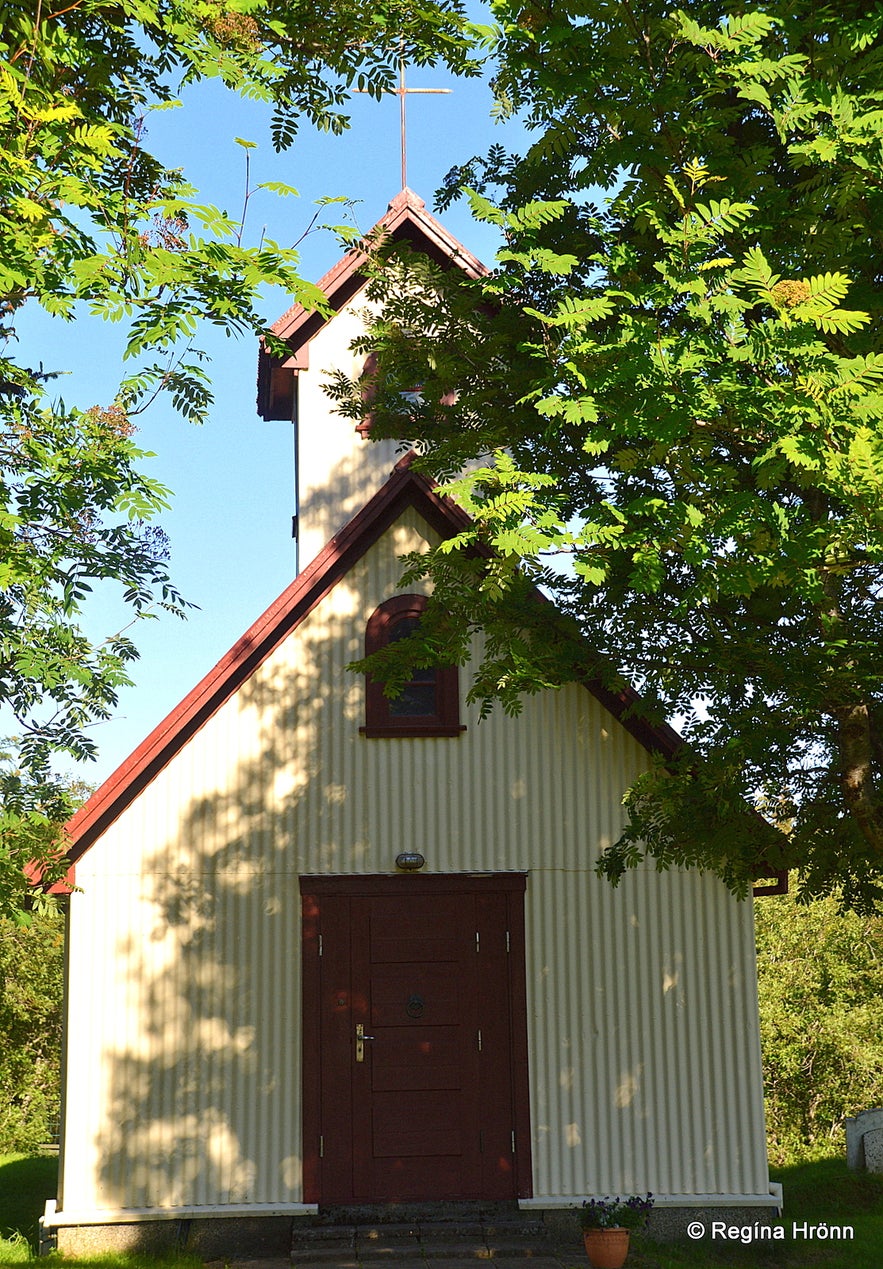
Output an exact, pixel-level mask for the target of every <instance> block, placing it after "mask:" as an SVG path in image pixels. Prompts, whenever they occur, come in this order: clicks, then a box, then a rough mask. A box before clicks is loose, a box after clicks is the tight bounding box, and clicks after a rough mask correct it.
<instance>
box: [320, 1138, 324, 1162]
mask: <svg viewBox="0 0 883 1269" xmlns="http://www.w3.org/2000/svg"><path fill="white" fill-rule="evenodd" d="M319 1158H320V1159H324V1158H325V1138H324V1137H322V1136H320V1137H319Z"/></svg>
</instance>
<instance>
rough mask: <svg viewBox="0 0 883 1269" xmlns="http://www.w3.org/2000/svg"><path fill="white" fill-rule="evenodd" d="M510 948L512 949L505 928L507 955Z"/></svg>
mask: <svg viewBox="0 0 883 1269" xmlns="http://www.w3.org/2000/svg"><path fill="white" fill-rule="evenodd" d="M511 950H512V949H511V947H510V945H509V931H508V930H507V931H506V954H507V955H508V954H509V952H510V951H511Z"/></svg>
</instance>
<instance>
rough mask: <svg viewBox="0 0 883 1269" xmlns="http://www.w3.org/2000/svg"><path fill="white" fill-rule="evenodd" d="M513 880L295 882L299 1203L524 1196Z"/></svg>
mask: <svg viewBox="0 0 883 1269" xmlns="http://www.w3.org/2000/svg"><path fill="white" fill-rule="evenodd" d="M495 880H496V881H497V884H498V888H497V889H496V890H495V889H494V885H493V883H494V881H495ZM513 881H514V883H515V884H513ZM519 882H520V886H519V884H518V883H519ZM335 883H337V885H338V887H339V892H337V893H335V892H334V890H335ZM415 883H416V884H415ZM523 888H524V879H523V877H517V876H516V877H514V878H513V877H512V876H510V875H506V877H505V879H504V880H503V881H502V882H501V881H500V880H499V879H496V878H492V877H491V878H484V877H483V878H443V877H403V878H398V877H396V878H322V879H316V878H312V879H310V878H305V879H304V880H303V883H302V890H303V892H304V956H305V960H304V1000H305V1043H304V1068H305V1069H304V1078H305V1098H308V1097H309V1096H310V1095H311V1090H312V1093H313V1095H314V1096H315V1097H316V1099H317V1102H318V1105H316V1106H314V1107H312V1108H309V1107H306V1106H305V1150H304V1154H305V1176H306V1191H307V1193H306V1197H307V1198H308V1201H319V1202H323V1203H346V1202H386V1201H402V1200H433V1199H452V1198H508V1197H515V1196H516V1195H517V1194H518V1193H519V1192H521V1193H524V1192H525V1179H524V1178H525V1163H527V1165H528V1167H529V1156H526V1158H523V1159H522V1160H520V1163H521V1182H520V1186H519V1181H518V1179H517V1178H518V1169H517V1168H516V1166H515V1163H516V1161H515V1159H514V1156H513V1143H514V1137H515V1129H516V1123H517V1121H518V1119H519V1114H520V1115H521V1121H522V1122H523V1121H524V1116H525V1112H526V1105H525V1106H522V1107H521V1108H519V1107H517V1106H516V1101H517V1092H518V1090H519V1088H522V1087H524V1084H525V1083H526V1081H522V1082H521V1084H519V1079H518V1078H517V1077H516V1073H517V1072H518V1071H520V1070H521V1067H522V1066H523V1063H522V1064H519V1054H520V1052H521V1051H522V1050H523V1047H524V1046H523V1042H522V1037H523V1033H524V1030H525V1019H524V1016H523V993H522V992H521V991H520V990H519V983H522V984H523V950H522V942H521V939H520V934H519V931H520V929H521V915H520V909H521V908H522V907H523V898H522V892H523ZM360 890H361V891H362V893H360ZM513 904H514V905H515V907H516V908H517V909H519V910H518V911H517V912H516V913H515V914H514V919H513V911H512V909H513ZM513 929H514V930H515V932H516V944H517V946H516V948H515V951H516V957H515V960H516V962H517V967H516V972H515V973H514V974H513V959H512V930H513ZM309 956H314V957H315V959H314V961H313V962H312V963H311V964H308V963H307V958H308V957H309ZM357 1024H361V1026H362V1027H363V1029H364V1034H365V1039H364V1044H363V1053H362V1060H358V1056H359V1055H358V1050H357V1046H356V1026H357ZM311 1026H313V1027H315V1028H316V1031H317V1032H318V1036H319V1043H318V1045H317V1044H315V1043H313V1041H312V1040H311V1039H310V1037H309V1035H308V1034H307V1031H308V1030H309V1028H310V1027H311ZM522 1074H524V1075H526V1068H524V1070H523V1072H522ZM524 1093H525V1094H526V1088H524ZM313 1132H315V1133H316V1137H317V1140H318V1143H319V1151H318V1155H319V1157H318V1158H317V1157H316V1153H315V1151H311V1149H310V1135H311V1134H312V1133H313ZM522 1144H523V1145H524V1146H525V1147H526V1145H527V1143H526V1141H525V1142H523V1143H522ZM528 1185H529V1173H528Z"/></svg>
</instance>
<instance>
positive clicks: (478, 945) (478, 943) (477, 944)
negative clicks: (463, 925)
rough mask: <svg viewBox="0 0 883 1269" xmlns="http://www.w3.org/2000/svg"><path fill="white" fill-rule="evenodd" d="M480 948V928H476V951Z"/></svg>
mask: <svg viewBox="0 0 883 1269" xmlns="http://www.w3.org/2000/svg"><path fill="white" fill-rule="evenodd" d="M480 949H481V939H480V938H479V937H478V930H476V931H475V950H476V952H478V951H479V950H480Z"/></svg>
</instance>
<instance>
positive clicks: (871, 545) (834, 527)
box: [333, 0, 883, 908]
mask: <svg viewBox="0 0 883 1269" xmlns="http://www.w3.org/2000/svg"><path fill="white" fill-rule="evenodd" d="M493 8H494V14H495V17H496V19H497V25H496V26H495V27H493V28H488V29H487V30H486V31H485V33H484V34H485V38H486V39H487V40H488V41H489V42H490V43H492V44H493V45H494V46H495V52H496V56H497V57H498V59H499V65H500V71H499V75H498V78H497V81H496V87H497V93H498V96H499V98H500V101H501V103H502V105H503V107H504V108H505V109H509V110H513V111H520V112H521V113H522V115H523V117H524V118H526V120H527V123H528V126H529V127H530V128H532V129H534V131H535V132H536V134H537V135H536V139H535V140H534V142H533V144H532V145H531V147H530V148H529V149H528V151H527V153H526V154H525V155H524V156H523V157H511V156H507V155H506V154H504V153H503V151H502V149H500V148H495V149H494V150H492V151H491V153H490V154H489V155H488V156H486V157H485V158H484V159H481V160H479V159H474V160H472V161H471V162H469V163H467V164H465V165H464V166H463V167H462V168H461V169H458V170H457V171H455V172H454V173H452V174H451V176H450V177H449V179H448V182H447V186H446V189H445V190H444V191H443V194H442V200H441V201H442V204H444V203H445V202H446V201H447V200H448V199H450V198H453V197H456V196H458V195H459V194H460V193H462V192H463V191H464V190H466V191H467V192H468V194H469V197H470V198H471V201H472V206H473V210H474V212H475V214H476V215H477V216H478V217H479V218H480V219H482V220H484V221H489V222H491V223H493V224H495V225H497V226H498V227H499V229H500V231H501V233H502V235H503V238H504V247H503V249H502V250H501V251H500V253H499V254H498V256H497V259H496V263H495V267H494V269H493V270H492V272H491V273H490V275H489V276H488V277H487V278H485V279H480V280H478V281H474V282H470V281H469V280H466V279H464V278H463V277H462V276H459V275H458V274H457V271H451V272H448V273H445V272H443V271H440V270H438V269H436V268H434V267H433V266H432V265H431V264H428V263H426V262H421V261H418V260H416V259H408V258H407V257H406V256H403V255H399V254H395V253H390V252H389V251H388V250H386V249H384V248H378V260H379V261H380V262H381V266H380V267H379V268H378V271H377V280H376V282H375V283H374V292H375V295H376V296H377V297H378V298H379V299H380V300H381V301H382V302H383V305H384V308H383V316H382V318H381V319H380V320H379V321H378V322H377V324H376V326H375V327H374V329H373V330H372V331H371V332H370V334H369V336H368V338H367V339H366V341H365V345H364V346H365V347H366V348H367V347H371V348H372V349H373V350H376V351H378V352H379V354H380V355H379V358H378V362H377V369H376V372H375V373H374V383H373V385H372V389H371V392H370V393H366V392H365V391H364V387H365V385H364V384H355V383H348V382H347V381H346V380H345V379H342V378H341V379H339V380H338V381H337V383H336V384H335V385H334V386H333V391H334V392H335V393H336V395H337V397H338V398H339V400H340V401H341V403H342V408H344V409H345V410H348V411H350V412H351V413H352V414H353V415H357V414H359V413H360V412H361V411H363V410H364V409H365V401H366V400H367V399H370V408H371V412H372V418H373V430H372V436H384V435H386V436H395V437H399V438H403V439H407V440H408V441H413V440H419V442H420V444H421V447H422V451H423V454H424V457H423V459H422V462H423V464H424V466H425V467H426V468H427V469H428V470H429V471H431V472H432V473H433V474H435V475H438V476H441V477H442V478H452V477H453V476H454V475H455V474H456V473H457V472H459V471H460V470H462V468H463V466H464V464H465V463H467V462H468V461H469V460H475V459H478V467H477V469H476V470H473V471H471V473H470V474H469V476H468V478H466V479H461V480H457V481H455V482H454V484H452V485H451V486H450V487H451V489H452V491H453V492H454V493H455V494H456V496H457V497H458V498H459V499H460V500H461V501H462V502H463V504H464V505H465V506H466V508H467V510H469V511H470V513H471V514H472V515H473V517H474V519H475V524H474V528H473V529H472V530H470V531H468V532H464V533H462V534H461V535H459V537H458V538H457V539H455V540H454V541H453V542H452V543H446V544H445V545H444V546H442V547H440V548H439V549H438V550H437V551H435V552H434V553H431V554H430V555H429V556H428V557H426V558H425V559H423V560H417V561H412V562H411V566H410V567H411V574H410V575H411V577H412V578H413V577H414V576H417V575H419V574H420V573H421V572H423V571H428V572H429V573H431V575H432V578H433V581H434V583H435V600H434V603H433V605H432V606H431V607H430V611H429V613H428V614H427V619H426V623H425V629H424V635H423V639H422V643H421V645H420V647H421V649H422V650H421V651H420V652H419V655H422V656H424V657H431V656H437V657H449V656H453V657H457V658H459V659H462V658H463V657H465V655H466V646H467V640H468V637H469V634H470V633H471V631H473V630H475V629H476V628H483V629H484V630H485V632H486V634H487V636H488V637H487V653H486V655H485V657H484V660H483V663H482V665H481V666H480V667H479V671H478V683H477V688H476V691H475V695H476V697H477V698H478V699H480V700H482V701H483V702H484V704H485V706H486V707H489V706H490V705H491V704H492V703H493V702H494V701H501V702H502V704H503V706H504V707H505V708H507V709H511V710H516V709H517V708H518V701H519V698H520V696H521V695H522V694H523V693H525V692H532V691H536V690H538V689H539V688H541V687H544V686H549V685H551V686H554V685H556V684H560V683H562V682H566V681H569V680H573V679H574V678H582V677H587V676H588V677H598V678H601V679H602V680H603V681H604V682H605V683H607V685H608V686H610V687H621V686H623V685H624V684H625V683H631V684H633V685H634V686H635V687H637V688H638V689H639V690H640V692H641V694H642V696H643V698H644V705H643V707H642V708H643V709H644V710H645V712H646V713H647V714H648V715H649V716H650V717H652V718H655V719H664V718H669V719H671V718H674V717H676V716H679V717H680V719H682V720H683V727H682V730H683V734H684V737H685V742H686V743H685V744H684V746H683V748H682V749H681V751H680V752H679V754H678V755H677V756H676V757H675V758H673V759H671V760H668V761H666V762H665V763H664V764H663V763H659V764H658V765H656V766H654V767H653V768H652V769H651V770H650V771H649V773H648V774H647V775H646V776H643V777H641V778H640V779H639V780H638V781H637V782H636V784H635V785H634V787H633V788H632V789H631V790H630V792H629V795H628V809H629V813H630V824H629V827H628V829H627V831H626V833H625V835H624V836H623V838H622V839H621V840H620V841H619V842H617V843H615V844H614V845H613V846H612V847H611V848H610V849H609V850H608V851H607V852H606V854H605V856H604V858H603V859H602V862H601V869H602V871H603V872H605V873H606V874H607V875H608V876H610V877H611V878H612V879H613V880H616V879H617V878H618V877H619V876H620V875H621V873H622V871H623V870H624V869H625V868H627V867H630V866H634V865H636V864H637V863H638V862H639V861H640V860H641V859H643V858H645V857H647V856H649V857H650V858H651V859H652V860H654V861H655V863H656V864H657V865H658V866H659V867H663V868H664V867H669V866H671V865H695V866H699V867H701V868H707V869H711V870H714V871H715V872H717V873H718V874H719V875H721V876H722V877H723V878H724V880H725V881H726V882H727V884H728V885H730V886H731V887H732V888H733V889H734V890H735V891H736V892H737V893H743V894H744V893H746V892H747V890H748V887H749V885H750V882H751V879H752V877H753V876H754V875H756V873H757V872H758V871H759V870H760V869H762V868H763V867H764V865H766V866H770V865H778V866H782V865H784V864H786V863H790V864H792V865H794V866H796V867H797V868H798V869H799V874H800V880H801V886H802V888H803V890H804V891H805V893H806V894H807V895H819V894H824V893H827V892H829V891H831V890H832V889H835V888H839V889H840V891H841V893H842V895H843V896H844V897H845V900H846V902H847V903H848V904H851V905H853V906H856V907H859V908H862V907H869V906H872V905H873V904H874V903H875V902H876V901H877V900H878V899H879V897H880V895H881V893H883V891H881V886H880V881H881V877H883V801H881V780H883V678H881V675H883V644H881V622H880V616H881V611H880V596H881V590H880V588H881V582H883V575H881V563H883V518H881V516H883V512H881V507H883V499H881V494H883V432H881V426H880V418H881V412H883V394H881V390H880V385H881V379H883V353H881V350H880V337H881V316H883V314H881V308H883V305H881V292H880V273H881V264H880V262H881V260H883V252H881V233H883V230H881V226H883V39H881V26H883V9H881V8H879V7H878V8H876V9H874V10H873V11H869V10H868V8H867V6H866V5H858V4H855V3H847V4H846V5H845V6H844V5H838V6H837V7H836V10H835V9H834V8H829V7H827V6H825V5H819V4H810V3H808V2H806V0H769V2H768V3H759V4H752V5H741V4H740V5H733V6H731V7H729V6H727V5H721V4H719V3H714V2H713V0H696V2H695V3H694V2H691V3H688V4H685V5H684V6H683V7H682V8H681V9H680V10H672V9H671V8H670V6H668V5H667V4H663V3H662V0H634V2H632V0H584V2H581V3H580V4H578V5H577V4H569V3H567V2H566V0H565V3H563V4H560V5H558V4H556V5H554V6H552V5H548V6H546V5H543V4H542V3H536V4H534V3H532V2H531V3H529V4H528V5H527V6H525V5H524V4H523V3H518V4H515V3H511V2H510V0H497V3H495V4H494V5H493ZM602 189H603V190H606V191H607V192H606V194H604V195H602V194H601V193H600V192H599V191H600V190H602ZM384 261H385V263H383V262H384ZM415 382H417V383H421V384H422V385H423V391H422V404H421V405H420V406H419V407H418V408H416V409H415V408H414V407H413V406H412V405H410V404H409V405H405V404H403V401H404V398H403V397H402V396H401V394H400V392H401V389H402V388H403V387H406V386H412V385H413V384H414V383H415ZM439 402H441V404H438V403H439ZM562 565H564V566H562ZM537 585H538V586H540V587H542V588H544V589H545V590H546V592H547V593H549V594H550V595H552V596H553V597H554V599H555V600H556V607H557V610H558V612H559V613H560V614H561V617H560V619H559V620H558V621H557V623H554V624H553V629H552V632H551V634H550V629H549V627H550V621H549V615H548V614H547V613H545V612H543V611H542V609H543V605H539V604H536V603H533V602H532V601H531V600H530V599H529V598H528V594H529V592H530V590H531V588H532V587H534V586H537ZM452 617H453V618H454V619H453V620H452ZM404 655H406V648H405V646H404V645H403V646H402V647H401V648H399V649H396V650H395V651H394V652H393V653H392V654H390V658H391V660H390V664H388V665H387V667H386V670H385V671H384V672H387V673H390V674H391V675H392V677H391V679H390V690H394V688H395V685H396V682H397V679H396V675H399V676H400V673H401V670H400V666H399V665H398V662H397V657H398V658H400V657H401V656H404ZM376 668H377V669H378V671H380V670H381V669H382V667H376ZM752 804H753V805H755V806H758V807H759V808H761V809H762V810H763V811H764V814H763V815H757V814H754V813H753V812H751V811H749V810H748V809H746V808H748V807H750V806H752ZM777 823H783V824H784V823H787V824H788V825H789V827H790V830H791V831H790V834H789V835H788V837H787V838H786V837H784V836H782V835H781V834H779V833H778V832H777V831H776V828H775V827H774V826H775V825H776V824H777Z"/></svg>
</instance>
